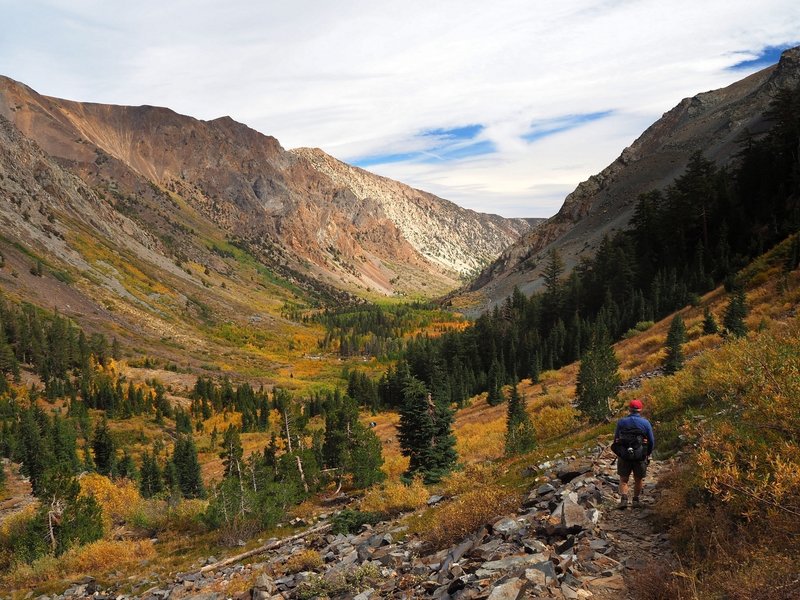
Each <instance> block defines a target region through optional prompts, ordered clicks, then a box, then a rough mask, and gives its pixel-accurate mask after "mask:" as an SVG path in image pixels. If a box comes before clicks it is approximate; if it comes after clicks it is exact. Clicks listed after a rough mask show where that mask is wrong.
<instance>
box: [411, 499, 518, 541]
mask: <svg viewBox="0 0 800 600" xmlns="http://www.w3.org/2000/svg"><path fill="white" fill-rule="evenodd" d="M517 501H518V500H517V498H516V496H515V495H513V494H511V493H509V491H508V490H506V489H504V488H501V487H498V486H495V485H488V486H482V487H479V488H476V489H472V490H471V491H469V492H466V493H464V494H462V495H461V496H459V497H458V498H456V499H455V500H453V501H451V502H447V503H445V504H444V505H443V506H441V507H439V508H436V509H433V510H430V511H428V512H427V513H426V514H425V515H423V516H422V517H421V518H419V519H418V520H417V521H416V522H415V523H412V526H411V528H410V529H411V531H412V532H414V533H417V534H418V535H419V536H420V537H421V538H422V539H423V540H424V541H425V542H427V543H429V544H431V546H433V547H434V548H436V549H439V548H445V547H447V546H449V545H451V544H453V543H455V542H457V541H458V540H461V539H463V538H464V537H466V536H468V535H469V534H471V533H472V532H474V531H476V530H477V529H478V528H479V527H482V526H483V525H486V524H487V523H489V522H490V521H491V520H493V519H494V517H495V516H496V515H499V514H503V513H504V512H507V511H509V510H511V509H512V508H513V507H514V506H515V504H516V503H517Z"/></svg>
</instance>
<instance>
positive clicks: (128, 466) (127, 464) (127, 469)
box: [115, 449, 138, 480]
mask: <svg viewBox="0 0 800 600" xmlns="http://www.w3.org/2000/svg"><path fill="white" fill-rule="evenodd" d="M115 474H116V476H117V477H121V478H125V479H132V480H133V479H136V477H137V475H138V474H137V472H136V463H134V462H133V457H132V456H131V455H130V454H128V450H127V449H126V450H124V451H123V452H122V459H121V460H120V461H119V463H117V469H116V473H115Z"/></svg>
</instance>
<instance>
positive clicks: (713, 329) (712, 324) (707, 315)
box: [703, 306, 719, 335]
mask: <svg viewBox="0 0 800 600" xmlns="http://www.w3.org/2000/svg"><path fill="white" fill-rule="evenodd" d="M703 333H704V334H705V335H712V334H715V333H719V325H717V320H716V319H715V318H714V313H712V312H711V309H710V308H708V307H707V306H706V307H705V309H704V310H703Z"/></svg>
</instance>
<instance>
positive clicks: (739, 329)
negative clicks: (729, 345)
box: [722, 288, 747, 337]
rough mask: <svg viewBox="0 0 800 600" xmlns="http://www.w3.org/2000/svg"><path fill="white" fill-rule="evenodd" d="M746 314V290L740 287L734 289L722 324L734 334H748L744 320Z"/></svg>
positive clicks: (741, 335)
mask: <svg viewBox="0 0 800 600" xmlns="http://www.w3.org/2000/svg"><path fill="white" fill-rule="evenodd" d="M746 316H747V300H746V299H745V295H744V290H743V289H741V288H740V289H737V290H736V291H734V292H733V295H732V296H731V299H730V302H729V303H728V307H727V308H726V309H725V316H724V317H723V319H722V325H723V326H724V327H725V329H726V330H727V331H728V332H729V333H731V334H732V335H734V336H736V337H744V336H745V335H747V325H745V322H744V318H745V317H746Z"/></svg>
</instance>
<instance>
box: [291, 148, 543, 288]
mask: <svg viewBox="0 0 800 600" xmlns="http://www.w3.org/2000/svg"><path fill="white" fill-rule="evenodd" d="M290 152H292V154H295V155H296V156H302V157H304V158H305V159H307V160H308V161H309V162H310V163H311V164H312V165H313V166H314V168H315V169H317V170H318V171H320V172H321V173H324V174H325V175H327V176H328V177H330V178H331V179H332V180H333V181H334V182H335V183H336V184H337V185H341V186H343V187H346V188H347V189H349V190H350V191H351V192H352V193H353V194H354V195H355V196H356V198H358V199H359V200H361V201H374V202H375V203H376V204H378V205H379V206H380V208H381V209H382V210H383V211H384V213H385V214H386V216H387V217H388V218H389V219H390V220H391V221H392V222H393V223H394V224H395V225H396V226H397V228H398V229H399V230H400V231H401V232H402V234H403V236H404V237H405V238H406V239H407V240H408V241H409V242H410V243H411V245H412V246H414V248H415V249H416V250H417V251H418V252H419V253H420V254H422V255H423V256H424V257H425V258H427V259H428V260H430V261H431V262H433V263H435V264H437V265H439V266H441V267H442V268H444V269H446V270H448V271H456V272H458V273H462V274H463V273H469V272H472V271H476V270H477V269H480V268H481V267H482V266H484V265H485V264H487V263H488V262H490V261H491V260H494V258H496V257H497V255H498V254H499V253H500V252H502V251H503V250H505V248H506V246H507V245H508V239H509V238H513V237H516V236H518V235H520V234H522V233H524V232H526V231H527V230H528V229H529V225H528V223H527V222H526V221H524V220H523V219H504V218H503V217H499V216H497V215H484V214H480V213H476V212H475V211H472V210H467V209H464V208H461V207H460V206H458V205H456V204H453V203H452V202H448V201H447V200H442V199H441V198H438V197H436V196H434V195H433V194H429V193H427V192H423V191H421V190H416V189H414V188H411V187H409V186H407V185H405V184H403V183H400V182H398V181H393V180H391V179H387V178H386V177H380V176H379V175H375V174H373V173H370V172H369V171H365V170H363V169H359V168H358V167H353V166H351V165H348V164H346V163H343V162H341V161H339V160H336V159H335V158H333V157H332V156H330V155H328V154H326V153H324V152H323V151H322V150H320V149H318V148H297V149H294V150H291V151H290Z"/></svg>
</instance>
